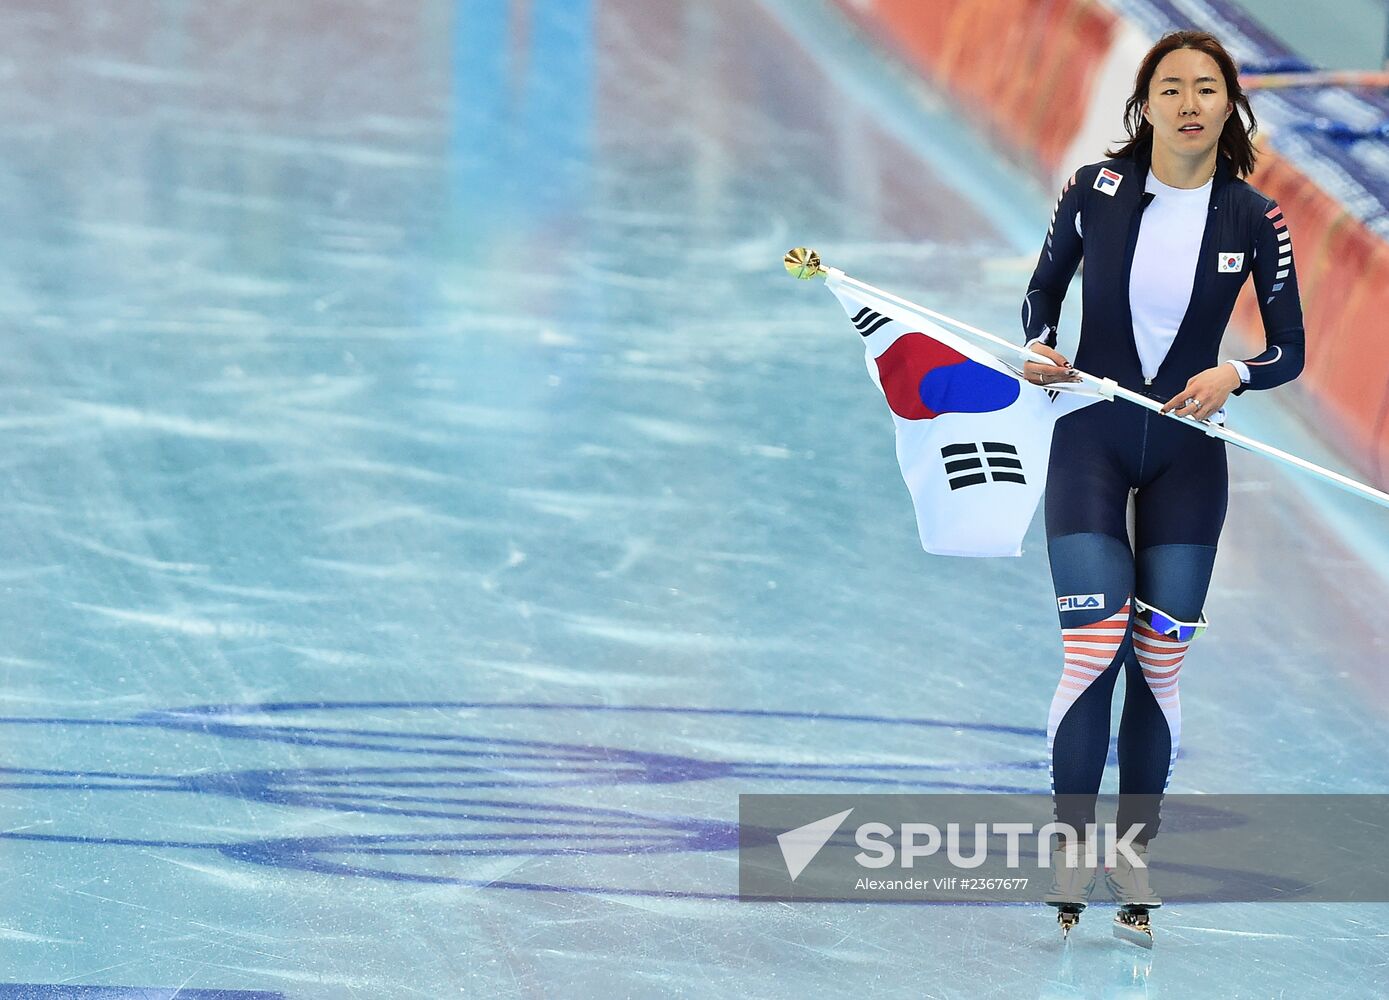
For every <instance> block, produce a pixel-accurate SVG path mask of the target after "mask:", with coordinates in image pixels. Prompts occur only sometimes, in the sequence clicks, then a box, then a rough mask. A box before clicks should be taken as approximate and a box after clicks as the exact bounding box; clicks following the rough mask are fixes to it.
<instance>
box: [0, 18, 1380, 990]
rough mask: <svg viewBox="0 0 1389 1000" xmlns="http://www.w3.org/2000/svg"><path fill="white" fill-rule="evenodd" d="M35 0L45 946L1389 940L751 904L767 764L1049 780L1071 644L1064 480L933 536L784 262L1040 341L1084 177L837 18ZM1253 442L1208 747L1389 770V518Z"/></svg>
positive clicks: (689, 983)
mask: <svg viewBox="0 0 1389 1000" xmlns="http://www.w3.org/2000/svg"><path fill="white" fill-rule="evenodd" d="M0 35H3V37H4V38H5V39H6V44H5V53H4V55H3V57H0V66H2V67H3V78H4V80H5V84H6V85H5V87H4V89H3V91H0V139H2V141H3V148H4V150H5V155H4V156H3V157H0V204H3V206H4V218H5V222H4V225H3V226H2V227H0V253H3V259H4V261H5V267H4V268H0V320H2V321H3V323H4V327H5V331H6V334H7V340H8V347H7V350H6V352H5V363H4V367H3V371H4V379H5V389H6V391H5V392H4V393H3V395H0V425H2V426H3V427H4V428H5V431H6V434H7V448H6V450H5V456H4V460H3V464H4V480H3V481H4V490H3V504H4V511H5V517H6V521H7V531H6V532H5V534H4V542H3V548H0V579H3V584H4V595H5V600H4V601H3V602H0V614H3V616H4V620H5V622H6V623H7V626H6V629H5V634H6V636H7V638H8V641H7V644H6V648H5V649H4V650H3V655H0V668H2V669H3V679H4V686H3V691H4V698H5V703H6V704H5V707H4V712H3V715H4V718H3V721H2V722H0V725H3V728H4V746H5V754H4V759H3V763H4V765H5V772H4V775H3V781H4V784H5V786H6V787H5V791H4V794H3V796H0V830H3V831H4V832H3V834H2V835H0V836H3V839H4V843H5V857H6V860H5V864H4V866H3V869H0V870H3V888H4V892H3V893H0V939H3V942H4V960H3V968H2V970H0V979H4V980H5V981H7V982H12V983H30V984H87V985H105V986H132V987H133V986H140V987H147V988H150V989H151V990H153V989H155V988H158V989H162V990H163V991H164V992H163V993H160V994H156V993H153V992H151V993H150V994H148V995H150V996H153V995H172V992H173V991H174V990H176V989H178V988H183V989H184V990H186V991H192V990H195V989H201V990H212V991H215V990H222V991H250V992H252V993H256V994H257V995H263V994H270V995H277V994H282V995H284V996H291V997H314V998H317V997H386V996H390V997H403V996H427V997H437V996H445V995H459V994H466V995H470V996H487V997H513V996H514V997H522V996H573V997H586V996H593V997H619V996H631V997H657V996H673V995H681V996H758V997H763V996H765V997H799V996H829V995H846V994H850V993H853V994H867V995H875V996H902V997H908V996H910V997H920V996H930V997H979V996H1003V997H1018V996H1047V997H1071V996H1100V995H1115V996H1139V995H1143V996H1168V997H1192V996H1216V995H1218V996H1223V997H1236V996H1249V997H1256V996H1257V997H1267V996H1282V995H1286V996H1372V995H1383V994H1384V993H1385V992H1386V991H1389V980H1386V974H1385V966H1384V962H1383V949H1384V936H1383V930H1382V928H1381V926H1380V925H1379V923H1378V922H1379V921H1380V920H1383V919H1384V918H1385V917H1386V908H1385V907H1371V906H1320V905H1312V904H1305V905H1298V906H1281V907H1280V906H1261V907H1252V906H1233V905H1224V906H1217V905H1185V906H1172V907H1170V908H1166V909H1164V910H1163V911H1162V912H1161V916H1160V920H1159V921H1158V923H1159V927H1160V935H1161V941H1160V944H1159V948H1158V951H1157V953H1156V955H1155V956H1154V957H1153V959H1152V966H1151V969H1149V968H1147V967H1146V966H1143V967H1140V966H1139V965H1138V964H1136V963H1135V959H1134V955H1133V952H1132V951H1131V950H1125V949H1124V948H1122V947H1120V946H1118V945H1116V944H1115V943H1114V942H1113V941H1111V940H1110V938H1109V934H1108V928H1107V927H1106V926H1105V924H1106V923H1107V921H1108V913H1107V912H1106V911H1100V912H1099V915H1098V917H1097V918H1096V919H1095V920H1094V921H1093V922H1092V923H1087V924H1082V928H1081V932H1080V939H1079V941H1078V942H1077V943H1076V944H1075V945H1074V946H1073V948H1072V949H1071V950H1070V952H1069V954H1065V953H1063V951H1062V949H1061V947H1060V942H1059V940H1058V936H1057V933H1056V930H1055V926H1054V922H1053V920H1052V918H1051V916H1050V915H1049V914H1048V913H1046V912H1040V911H1039V910H1038V909H1034V908H1031V907H991V908H981V907H962V906H933V907H924V906H923V907H909V908H903V907H872V906H857V905H853V906H830V905H804V906H783V905H761V904H750V903H739V902H737V901H736V900H735V899H734V898H733V897H734V895H735V894H736V888H737V882H736V851H735V850H734V843H735V833H736V831H735V830H734V828H733V825H732V824H733V823H734V822H735V820H736V810H737V795H738V794H739V793H740V792H758V791H843V790H853V789H862V790H873V791H892V790H911V791H932V790H939V791H948V790H968V789H974V790H980V789H999V790H1012V789H1023V790H1041V789H1043V788H1044V787H1045V781H1046V770H1045V766H1044V761H1043V749H1044V739H1043V735H1042V733H1041V731H1040V727H1041V726H1042V725H1044V720H1045V716H1046V707H1047V704H1048V701H1049V698H1050V695H1051V691H1052V688H1053V685H1054V683H1055V677H1056V673H1057V669H1058V648H1057V640H1056V636H1055V615H1054V611H1052V610H1051V609H1050V607H1049V605H1050V603H1051V601H1050V597H1049V593H1050V592H1049V585H1048V577H1047V571H1046V565H1045V553H1044V547H1043V544H1042V539H1041V537H1040V535H1039V534H1037V533H1036V530H1037V527H1038V526H1034V534H1033V535H1032V536H1030V538H1029V543H1028V547H1027V548H1028V551H1027V554H1026V556H1025V557H1024V558H1022V559H1020V560H1005V561H988V562H971V561H963V560H942V559H932V558H929V557H926V556H924V555H923V554H922V553H920V552H919V551H918V550H917V548H916V545H915V541H914V535H913V525H912V520H911V511H910V507H909V505H908V503H907V499H906V496H905V491H904V489H903V488H902V486H901V484H900V482H899V480H898V476H897V471H896V467H895V465H894V460H893V455H892V442H891V437H890V429H889V426H888V424H887V421H886V417H885V414H884V412H883V410H882V406H881V404H880V403H879V402H878V401H877V400H875V398H874V396H873V391H872V387H871V385H870V384H869V383H868V380H867V378H866V376H865V373H864V370H863V364H862V358H861V354H860V347H859V345H858V343H857V338H856V337H854V336H853V335H852V333H851V331H849V330H848V329H847V328H846V326H845V324H844V323H843V322H842V320H841V319H840V317H839V316H838V315H837V313H836V307H835V305H834V303H833V302H832V301H831V300H830V299H829V297H828V296H827V295H825V293H824V292H823V290H821V289H818V288H814V287H810V286H808V285H805V284H799V283H796V282H792V281H789V280H787V279H786V278H785V276H784V275H783V274H782V272H781V268H780V262H779V258H780V254H781V253H782V252H783V251H784V250H785V249H786V248H787V247H789V246H792V245H796V244H810V245H813V246H816V247H818V248H819V249H820V250H821V252H822V253H823V254H824V255H825V257H826V259H828V260H830V261H831V262H832V263H834V264H836V265H838V266H841V267H844V268H845V269H846V270H849V271H850V272H851V273H855V274H858V275H861V276H862V277H864V278H867V279H869V280H873V281H875V282H877V283H880V284H882V285H885V286H887V287H890V288H893V289H896V290H900V291H901V292H903V293H905V294H908V295H913V296H921V297H924V298H928V299H929V300H930V301H932V302H934V303H936V304H938V305H939V306H940V307H941V308H943V309H945V310H947V311H949V312H953V313H957V314H960V315H963V316H966V317H968V318H969V319H971V320H973V321H975V322H977V323H981V324H983V325H986V326H990V327H992V328H995V329H998V330H1000V331H1005V332H1011V331H1013V330H1014V329H1015V326H1016V305H1017V302H1018V298H1019V294H1020V289H1021V288H1022V286H1023V284H1024V283H1025V281H1026V274H1027V270H1028V259H1027V258H1028V257H1029V256H1030V255H1031V254H1032V253H1033V252H1035V250H1034V244H1035V243H1036V241H1037V240H1038V239H1039V238H1040V236H1041V234H1042V232H1043V230H1044V228H1045V224H1046V218H1047V213H1048V211H1049V209H1050V205H1049V202H1050V194H1049V193H1048V192H1047V191H1046V190H1045V189H1044V187H1043V186H1039V185H1036V184H1034V183H1033V182H1031V181H1028V180H1024V179H1021V178H1020V176H1019V175H1017V174H1015V173H1013V172H1012V171H1011V170H1010V169H1009V168H1008V167H1007V166H1006V165H1005V161H1004V159H1003V158H1002V157H1001V156H999V155H998V154H996V153H994V152H992V151H991V150H990V149H989V148H988V147H987V146H986V145H984V143H983V142H982V141H981V140H980V139H979V138H978V137H977V136H974V135H973V134H972V133H971V132H970V131H969V127H970V123H969V122H968V121H967V120H964V119H957V118H952V117H950V115H949V114H948V113H947V109H946V107H945V105H944V103H943V102H941V101H940V100H939V99H938V98H936V97H933V96H932V95H930V94H916V93H914V92H912V91H911V90H909V89H908V88H907V87H905V85H904V84H903V83H902V82H901V81H902V78H901V77H900V76H897V75H895V74H893V73H891V72H890V71H888V70H887V69H885V67H884V66H883V65H881V64H880V62H879V61H878V60H877V59H876V58H875V57H874V55H873V52H874V50H873V49H872V48H871V47H870V46H869V45H868V43H866V42H864V41H863V40H860V39H856V38H854V37H853V36H851V35H849V34H847V33H846V32H845V30H844V28H843V25H842V24H839V23H838V22H835V21H833V20H832V19H829V15H827V14H826V12H825V10H824V9H821V8H820V7H819V6H818V5H815V4H805V3H797V4H794V5H791V4H783V3H780V2H771V0H765V2H757V3H750V2H740V0H710V2H702V3H698V4H651V3H647V2H645V0H603V2H597V0H594V2H589V0H571V2H569V3H565V4H552V3H530V4H524V3H523V4H514V3H506V2H502V0H459V2H456V3H450V2H444V0H430V2H426V0H406V2H393V3H387V2H385V0H338V2H332V3H330V2H328V0H299V2H297V3H294V4H286V5H280V4H262V3H258V2H254V0H228V2H224V3H220V4H211V3H206V4H190V5H178V4H143V5H128V4H119V3H115V2H113V0H101V2H86V0H66V2H63V3H50V4H44V5H34V4H20V3H4V4H0ZM1259 404H1260V406H1259V412H1258V413H1257V414H1256V415H1255V416H1254V417H1250V418H1248V419H1249V420H1250V421H1251V423H1250V424H1249V426H1255V423H1254V421H1258V423H1257V427H1258V428H1262V429H1265V430H1268V431H1269V432H1270V433H1271V434H1280V435H1282V436H1281V437H1279V440H1280V441H1283V442H1285V443H1294V431H1295V422H1293V421H1289V420H1288V419H1287V418H1286V416H1285V415H1282V414H1280V413H1279V412H1278V410H1277V407H1276V404H1268V403H1267V402H1266V401H1262V400H1261V401H1259ZM1243 405H1244V404H1243V403H1241V406H1243ZM1250 408H1251V409H1252V408H1254V407H1253V406H1251V407H1250ZM1304 443H1306V444H1307V447H1309V448H1310V447H1312V445H1313V444H1314V442H1304ZM1235 476H1236V484H1237V485H1236V492H1235V494H1234V503H1233V509H1232V515H1231V518H1230V523H1229V527H1228V528H1227V531H1226V542H1225V548H1224V552H1223V555H1222V560H1221V563H1220V565H1219V567H1218V569H1217V578H1216V584H1215V590H1214V593H1213V596H1212V598H1211V604H1210V608H1209V613H1210V617H1211V619H1212V621H1213V622H1214V627H1213V629H1212V630H1211V632H1210V634H1209V636H1208V637H1206V638H1204V639H1203V640H1202V642H1201V644H1200V645H1199V646H1198V647H1197V649H1196V651H1195V652H1194V653H1193V655H1192V658H1191V660H1190V661H1189V663H1188V666H1187V668H1186V670H1185V671H1184V676H1185V677H1186V680H1185V681H1184V694H1185V698H1184V702H1185V705H1186V723H1185V733H1184V735H1185V743H1184V749H1185V751H1186V753H1185V756H1184V759H1183V760H1182V762H1181V764H1180V766H1179V768H1178V770H1177V776H1176V785H1175V790H1178V791H1222V790H1224V791H1247V790H1262V791H1359V792H1385V791H1386V790H1389V789H1386V779H1385V773H1384V766H1383V762H1384V760H1385V758H1386V753H1389V739H1387V738H1386V727H1385V725H1384V722H1385V713H1386V711H1389V686H1386V675H1385V672H1384V662H1385V656H1386V645H1387V643H1389V627H1386V624H1385V622H1386V618H1385V615H1384V608H1385V607H1386V606H1389V591H1387V590H1386V584H1385V581H1384V578H1383V577H1381V576H1379V575H1377V573H1376V572H1375V571H1374V570H1373V569H1372V566H1373V565H1374V564H1375V562H1376V560H1377V558H1378V556H1377V553H1378V551H1380V550H1376V549H1374V548H1373V546H1374V545H1375V544H1380V545H1382V544H1383V541H1384V539H1383V534H1384V520H1383V518H1382V517H1380V516H1379V515H1378V514H1377V513H1376V512H1375V511H1373V510H1371V509H1369V508H1368V506H1367V505H1366V506H1363V507H1357V506H1356V505H1355V504H1354V503H1349V504H1344V503H1339V502H1338V501H1336V500H1334V499H1333V498H1330V497H1328V496H1327V495H1326V492H1325V491H1322V490H1320V489H1318V488H1315V487H1304V485H1303V484H1302V483H1301V482H1298V481H1294V480H1293V479H1291V478H1288V477H1285V476H1283V475H1282V474H1281V473H1279V472H1278V471H1277V470H1276V469H1275V468H1273V467H1272V466H1270V465H1267V464H1262V463H1259V462H1257V461H1254V460H1251V459H1248V458H1246V457H1243V456H1237V457H1236V459H1235ZM1381 565H1383V563H1381ZM10 995H15V996H18V995H25V996H31V995H32V996H62V995H69V994H64V993H62V992H60V991H58V988H57V986H56V985H50V986H49V987H48V988H46V989H39V988H38V987H34V988H32V989H29V991H28V992H24V991H23V990H21V989H20V988H19V987H6V988H0V996H10ZM90 995H96V994H90ZM183 995H188V996H193V995H198V994H194V993H191V992H189V993H185V994H183ZM224 995H227V996H231V995H235V994H232V993H226V994H224ZM248 995H249V994H248Z"/></svg>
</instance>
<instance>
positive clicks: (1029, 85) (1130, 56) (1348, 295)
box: [834, 0, 1389, 487]
mask: <svg viewBox="0 0 1389 1000" xmlns="http://www.w3.org/2000/svg"><path fill="white" fill-rule="evenodd" d="M834 2H835V3H836V4H837V5H838V7H839V8H840V9H841V10H842V11H843V13H844V14H845V15H846V16H848V17H849V18H850V19H851V20H853V21H854V22H856V23H857V24H858V25H859V26H860V28H861V29H862V30H863V31H864V33H865V34H867V35H868V36H870V37H871V38H873V39H875V40H876V41H877V42H878V43H879V44H881V45H882V46H883V47H885V48H887V49H889V50H890V51H892V52H893V53H894V54H895V55H896V56H898V57H899V58H900V59H901V60H902V61H903V62H905V63H906V64H907V66H908V67H909V68H910V69H911V70H913V71H915V72H917V73H919V74H920V75H922V76H923V77H925V78H926V79H927V80H929V81H930V82H931V83H932V84H933V85H934V86H936V87H939V88H941V89H943V90H945V91H946V92H948V93H950V94H951V95H952V97H953V98H954V99H956V100H958V101H960V102H961V103H962V104H963V105H964V106H965V109H966V110H967V112H968V113H969V114H971V115H972V116H974V117H975V119H976V120H981V121H983V122H984V123H986V125H987V127H988V129H989V130H990V131H991V132H992V133H993V134H994V136H995V137H996V138H997V139H998V140H999V141H1000V142H1001V143H1002V144H1003V145H1004V147H1005V148H1006V149H1008V151H1009V152H1011V153H1012V154H1013V155H1015V156H1018V157H1020V158H1022V159H1023V160H1025V161H1026V162H1028V163H1029V164H1030V165H1031V166H1032V168H1033V169H1034V170H1035V171H1036V172H1038V173H1039V174H1041V175H1043V176H1044V177H1045V178H1046V179H1047V180H1048V181H1050V182H1051V183H1053V184H1059V183H1060V182H1061V181H1063V180H1064V178H1065V177H1067V176H1069V175H1070V173H1071V172H1072V171H1073V170H1074V169H1075V167H1076V166H1078V165H1080V164H1082V163H1086V162H1093V161H1094V160H1096V159H1099V158H1101V156H1102V153H1103V149H1104V148H1105V146H1106V144H1108V143H1112V142H1114V141H1115V140H1116V139H1117V138H1119V136H1118V134H1117V133H1118V132H1119V131H1120V130H1121V125H1120V122H1121V121H1122V115H1123V102H1124V99H1125V97H1126V96H1127V94H1128V92H1129V90H1130V89H1131V87H1132V79H1133V70H1134V67H1135V66H1136V65H1137V64H1138V61H1139V58H1140V57H1141V56H1142V54H1143V53H1144V51H1146V49H1147V47H1148V46H1149V45H1151V44H1152V42H1153V41H1154V40H1156V38H1157V37H1158V36H1159V35H1161V34H1162V33H1163V32H1165V31H1169V30H1175V29H1177V28H1197V29H1202V30H1209V31H1212V32H1214V33H1216V34H1217V35H1218V36H1219V37H1220V38H1221V39H1222V40H1223V41H1224V42H1225V43H1226V44H1227V45H1228V46H1229V47H1230V49H1231V50H1232V52H1233V53H1234V55H1235V57H1236V59H1237V60H1239V61H1240V63H1241V66H1242V67H1243V69H1244V71H1245V72H1250V71H1255V72H1257V71H1280V72H1286V71H1290V70H1291V71H1296V70H1299V69H1307V68H1310V67H1308V66H1306V65H1305V64H1304V63H1301V62H1299V61H1298V60H1297V59H1296V58H1295V57H1294V56H1293V55H1292V53H1291V52H1289V51H1288V50H1287V49H1286V47H1284V46H1283V45H1282V44H1281V43H1279V42H1277V41H1276V40H1274V39H1273V38H1272V37H1271V36H1269V35H1268V34H1267V33H1266V32H1264V31H1263V30H1262V29H1261V28H1259V27H1258V26H1257V25H1255V24H1254V23H1252V22H1251V21H1250V20H1249V18H1248V17H1247V15H1245V14H1244V13H1243V12H1242V11H1241V10H1239V9H1238V8H1237V7H1236V6H1235V5H1233V4H1231V3H1228V2H1225V0H1184V2H1182V3H1181V4H1180V5H1179V4H1177V3H1175V2H1172V0H1105V2H1103V3H1101V2H1098V0H939V2H936V3H930V4H922V3H917V2H914V0H834ZM1002 53H1008V56H1007V57H1006V58H1004V57H1003V56H1002ZM1063 80H1064V87H1063V86H1062V81H1063ZM1062 91H1064V92H1065V93H1081V94H1084V95H1087V100H1079V101H1077V100H1058V99H1057V98H1056V95H1057V94H1058V93H1059V92H1062ZM1251 100H1252V102H1253V105H1254V109H1255V114H1256V115H1257V116H1258V117H1259V121H1260V125H1261V130H1260V140H1259V142H1260V159H1259V168H1258V170H1257V172H1256V173H1255V174H1254V175H1253V177H1251V178H1250V180H1251V182H1252V183H1253V184H1254V185H1255V186H1256V187H1258V188H1259V189H1260V190H1262V191H1263V192H1264V193H1266V194H1267V195H1268V196H1269V197H1271V198H1273V199H1275V200H1276V201H1277V202H1278V203H1279V205H1280V206H1281V207H1282V208H1283V210H1284V213H1285V215H1286V217H1287V218H1288V220H1289V227H1290V229H1291V230H1292V232H1293V233H1294V234H1295V235H1294V240H1295V242H1296V243H1297V244H1298V251H1299V252H1298V259H1299V260H1300V261H1301V268H1300V271H1299V275H1298V280H1299V285H1300V288H1301V291H1302V297H1303V307H1304V310H1305V314H1306V321H1307V330H1308V338H1307V367H1306V370H1305V372H1304V374H1303V376H1302V379H1301V381H1300V384H1301V386H1302V387H1303V390H1304V395H1305V396H1306V398H1307V399H1308V401H1309V403H1310V407H1311V410H1312V411H1313V413H1312V415H1313V416H1314V417H1315V418H1316V420H1317V423H1318V424H1319V425H1320V426H1321V429H1322V430H1323V432H1324V435H1325V436H1326V437H1327V439H1328V440H1329V442H1330V443H1332V444H1333V445H1335V446H1337V447H1338V448H1339V449H1340V450H1342V451H1343V452H1344V453H1345V454H1346V455H1347V456H1348V457H1349V459H1350V460H1351V461H1353V462H1355V463H1356V464H1357V465H1358V466H1359V468H1360V470H1361V471H1362V473H1363V474H1365V475H1367V476H1368V477H1369V478H1370V479H1371V480H1372V481H1374V482H1375V483H1376V484H1378V485H1379V486H1381V487H1383V486H1386V485H1389V378H1386V377H1385V372H1386V371H1389V130H1386V129H1384V128H1378V127H1352V126H1351V125H1347V124H1345V123H1338V122H1334V121H1330V120H1329V119H1328V117H1327V116H1328V115H1331V114H1338V115H1340V116H1344V115H1346V114H1347V113H1348V112H1350V113H1353V115H1354V117H1355V118H1356V121H1357V122H1361V121H1369V120H1370V119H1375V120H1376V121H1378V122H1381V123H1382V122H1385V121H1389V96H1386V95H1385V94H1384V93H1383V92H1380V91H1373V90H1370V89H1368V88H1360V89H1353V88H1342V87H1336V88H1327V87H1321V88H1297V89H1294V90H1288V91H1259V92H1255V93H1254V94H1252V95H1251ZM1235 329H1236V332H1237V336H1238V337H1240V338H1241V340H1242V341H1244V342H1245V343H1244V349H1245V350H1247V351H1248V352H1250V353H1255V352H1256V351H1257V350H1259V349H1261V347H1259V344H1260V341H1261V339H1262V327H1261V325H1260V321H1259V315H1258V306H1257V303H1256V302H1255V301H1254V297H1253V292H1252V290H1251V288H1250V287H1249V286H1246V288H1245V292H1244V294H1243V295H1242V296H1241V299H1240V303H1239V306H1238V308H1237V309H1236V313H1235Z"/></svg>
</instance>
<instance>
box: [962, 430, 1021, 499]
mask: <svg viewBox="0 0 1389 1000" xmlns="http://www.w3.org/2000/svg"><path fill="white" fill-rule="evenodd" d="M940 455H941V458H943V459H945V476H946V479H947V481H948V482H949V483H950V488H951V489H952V490H958V489H963V488H964V487H966V486H978V485H980V484H981V483H987V482H988V481H989V480H990V479H992V480H993V481H994V482H996V483H1022V484H1024V485H1026V483H1027V480H1026V479H1024V478H1023V474H1022V462H1021V461H1019V459H1018V449H1016V448H1014V447H1013V446H1012V445H1011V444H1004V443H1003V442H1002V441H985V442H983V443H982V444H975V443H974V442H972V441H966V442H963V443H961V444H950V445H946V446H945V447H944V448H942V449H941V450H940Z"/></svg>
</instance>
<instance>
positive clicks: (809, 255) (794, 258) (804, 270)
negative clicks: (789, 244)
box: [782, 247, 825, 280]
mask: <svg viewBox="0 0 1389 1000" xmlns="http://www.w3.org/2000/svg"><path fill="white" fill-rule="evenodd" d="M782 263H784V264H785V265H786V270H787V273H789V274H790V275H791V277H793V278H800V279H802V280H806V279H809V278H813V277H815V276H816V275H817V274H822V273H824V270H825V269H824V268H823V267H821V266H820V255H819V254H818V253H816V252H815V251H814V250H811V249H808V248H806V247H796V248H795V249H794V250H787V251H786V256H785V257H783V258H782Z"/></svg>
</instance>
